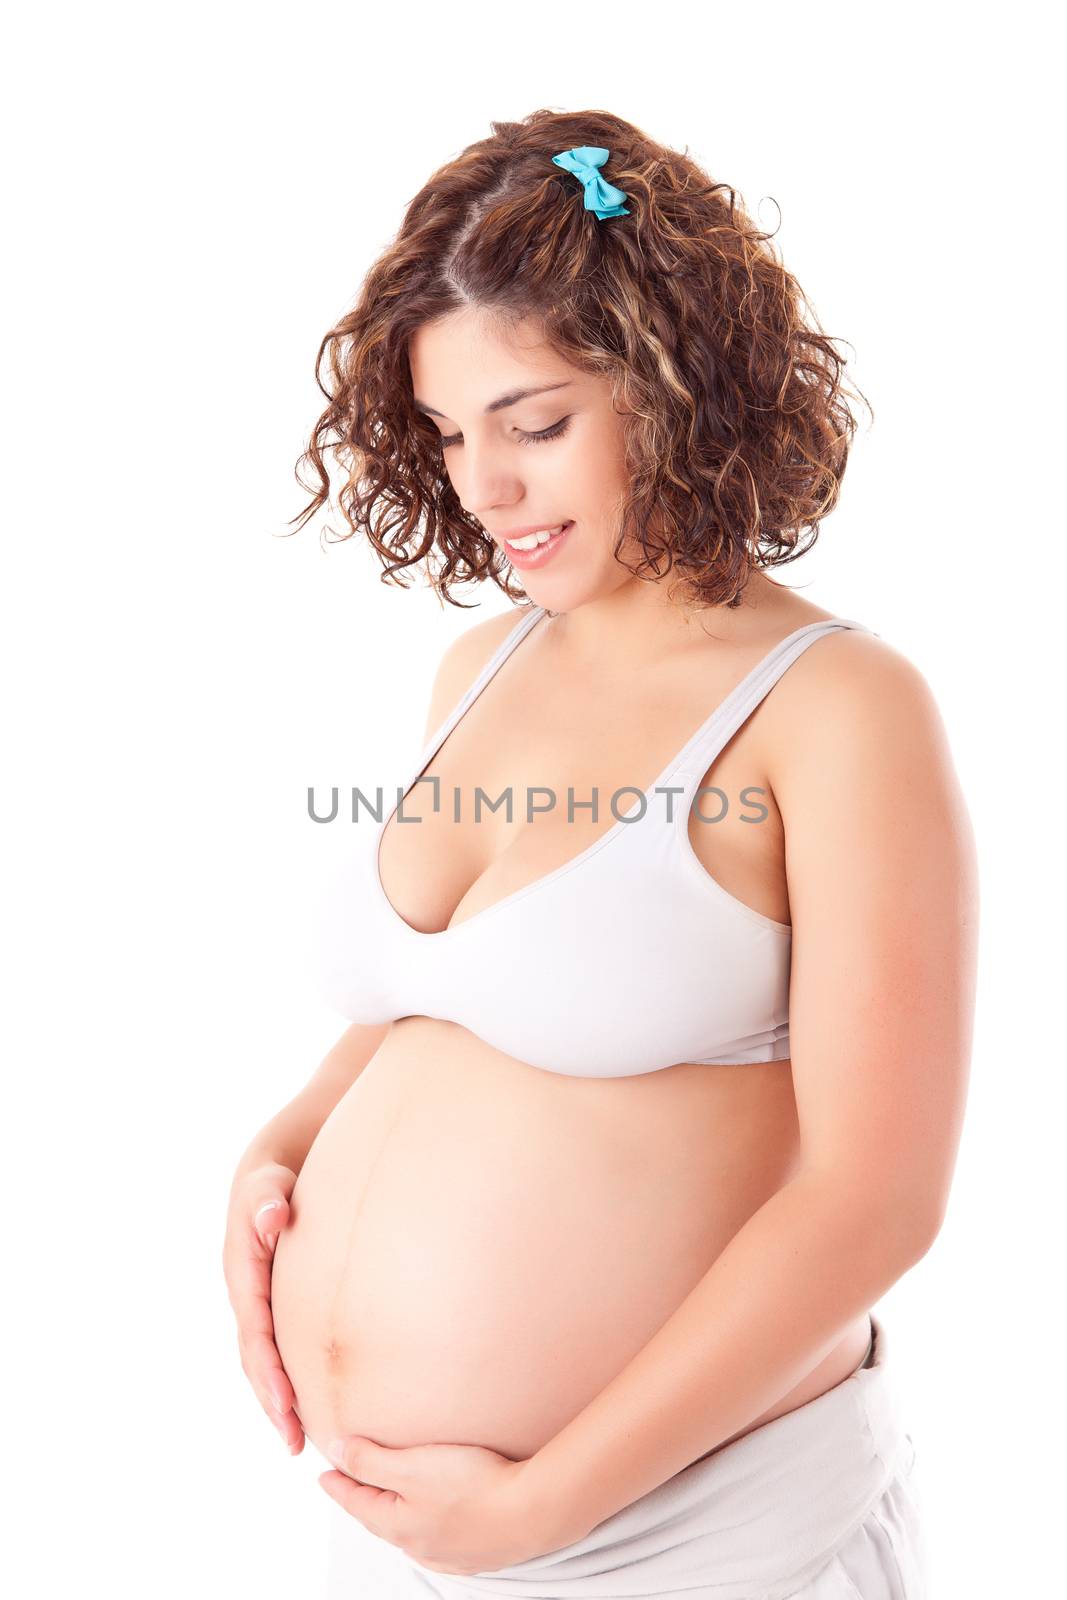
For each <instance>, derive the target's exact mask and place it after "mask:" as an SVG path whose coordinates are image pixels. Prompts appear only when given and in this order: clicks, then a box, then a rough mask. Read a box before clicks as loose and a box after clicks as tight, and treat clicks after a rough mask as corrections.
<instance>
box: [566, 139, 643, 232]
mask: <svg viewBox="0 0 1067 1600" xmlns="http://www.w3.org/2000/svg"><path fill="white" fill-rule="evenodd" d="M610 154H611V152H610V150H605V149H604V148H603V147H602V146H601V145H593V144H579V145H576V146H575V147H574V149H573V150H561V151H560V153H559V155H558V156H553V157H552V159H553V161H554V162H555V163H556V166H557V167H562V168H563V170H564V172H571V173H573V174H574V176H575V177H576V178H577V179H578V181H579V182H580V183H581V184H582V185H583V186H584V188H585V209H586V210H587V211H595V212H596V214H597V217H598V218H599V220H600V221H601V222H603V221H604V220H605V218H607V217H628V216H629V215H630V213H629V211H628V210H627V208H626V206H624V205H623V203H622V202H623V201H624V200H625V199H626V198H627V197H626V195H625V194H623V192H622V190H621V189H616V188H615V186H614V185H613V184H610V183H606V182H605V180H604V179H603V178H602V177H601V176H600V173H599V172H598V171H597V168H598V167H602V166H603V165H604V163H605V161H606V160H607V159H608V156H609V155H610Z"/></svg>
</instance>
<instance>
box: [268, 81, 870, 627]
mask: <svg viewBox="0 0 1067 1600" xmlns="http://www.w3.org/2000/svg"><path fill="white" fill-rule="evenodd" d="M490 126H491V128H492V130H493V131H492V136H491V137H490V138H487V139H480V140H478V141H477V142H476V143H474V144H471V145H468V146H467V148H466V149H465V150H463V151H462V152H461V153H460V154H459V155H458V156H456V157H455V158H454V159H453V160H451V161H449V162H447V163H446V164H445V165H444V166H442V167H440V168H439V169H438V170H437V171H436V172H435V173H434V174H433V175H432V177H430V178H429V180H428V181H427V182H426V184H425V185H424V186H423V188H422V189H420V191H419V193H418V194H417V195H416V196H415V198H414V199H413V200H412V201H411V203H410V205H409V206H408V208H407V212H406V214H405V216H404V220H403V224H402V226H401V228H400V230H399V233H398V234H397V236H396V238H395V240H394V241H393V242H392V244H391V245H390V246H389V248H388V249H387V250H386V251H385V252H384V253H383V254H382V255H381V257H380V258H379V260H378V261H377V262H376V263H375V265H374V266H373V267H372V268H371V270H370V272H369V273H368V275H367V277H366V279H365V281H364V284H363V287H362V290H361V292H360V294H359V298H358V300H357V302H356V304H355V306H354V307H353V309H352V310H351V311H349V312H348V313H347V314H346V315H345V316H344V317H343V318H342V319H341V321H340V322H339V323H338V324H337V325H336V327H334V328H331V329H330V331H329V333H327V334H326V336H325V337H324V339H323V341H322V344H321V345H320V347H319V352H318V356H317V358H316V363H315V377H316V381H317V383H318V385H319V388H320V389H321V390H322V393H323V394H324V395H325V396H326V397H327V400H328V401H329V404H328V406H327V407H326V409H325V411H323V413H322V415H321V416H320V417H319V419H318V422H317V424H316V425H315V428H314V430H313V432H312V436H311V439H310V442H309V444H308V447H307V449H306V450H305V452H304V453H303V455H301V457H300V459H299V461H298V463H297V466H296V478H297V482H298V483H299V484H300V485H301V487H302V488H304V489H306V490H308V491H309V492H310V493H312V495H313V498H312V501H311V503H310V505H308V506H307V507H306V508H305V510H304V511H303V512H302V513H301V514H300V515H299V516H298V517H296V518H293V519H292V523H295V528H294V531H298V530H299V529H300V528H301V527H303V526H304V524H305V523H306V522H307V520H308V519H309V518H310V517H311V516H313V515H314V514H315V512H316V511H317V510H318V509H319V507H320V506H321V505H323V503H324V502H327V501H328V500H329V493H330V477H329V473H328V470H327V468H326V466H325V462H324V455H325V452H326V451H333V453H334V454H335V456H336V457H337V458H338V460H340V462H341V463H342V465H343V467H344V469H345V472H346V480H345V483H344V485H343V487H342V489H341V491H340V494H339V502H340V506H341V509H342V511H343V514H344V517H345V521H346V523H347V524H348V528H349V530H350V531H349V532H348V533H345V534H343V535H341V536H340V537H341V538H343V539H347V538H350V537H351V536H352V534H353V533H357V532H364V533H365V534H366V536H367V537H368V539H369V540H370V542H371V544H372V545H373V547H374V549H375V550H376V551H377V553H378V556H379V557H380V558H381V561H382V563H383V568H384V570H383V573H382V581H383V582H385V583H391V582H394V581H396V582H397V585H398V586H399V587H401V588H404V587H407V585H405V584H403V583H402V582H399V580H394V579H393V574H394V573H396V572H399V571H401V570H402V569H404V568H406V567H410V566H413V565H415V564H416V563H420V562H424V563H425V564H426V570H427V572H428V574H429V578H430V582H431V585H432V586H433V588H434V589H435V590H436V591H437V592H438V593H439V594H440V595H441V596H443V598H444V599H445V600H447V601H448V603H449V604H451V605H455V606H459V607H461V608H463V607H462V602H460V601H458V600H455V599H454V598H453V597H452V594H451V593H450V588H451V586H453V585H455V584H460V585H463V584H471V583H480V582H481V581H482V580H484V579H485V578H489V579H490V580H491V581H492V582H493V583H494V584H496V585H497V587H498V588H499V589H500V590H501V591H502V592H503V593H504V594H506V595H507V596H508V598H509V599H512V600H520V599H522V598H524V593H523V591H522V590H521V589H520V590H518V591H516V590H514V589H513V588H512V587H511V586H510V575H511V568H510V566H509V564H508V563H507V560H506V558H505V556H504V554H503V552H502V551H501V550H500V549H499V547H498V546H497V544H496V543H495V542H494V541H493V539H492V538H491V537H490V535H489V534H488V533H487V532H486V531H485V529H484V528H482V527H481V525H480V523H479V522H478V521H477V520H476V519H475V518H474V517H472V516H471V515H470V514H469V513H468V512H466V511H465V510H464V508H463V507H462V505H460V503H459V499H458V496H457V495H456V493H455V491H454V490H453V488H452V485H451V483H450V481H449V477H448V473H447V471H446V469H445V465H444V460H443V457H442V452H441V448H440V437H441V436H440V434H439V433H438V431H437V429H436V427H435V426H434V425H433V423H432V422H431V420H430V419H429V417H427V416H426V415H425V414H423V413H422V412H420V411H418V410H416V408H415V404H414V395H413V392H412V384H411V373H410V369H409V366H408V342H409V339H410V337H411V335H412V334H413V333H414V331H415V330H416V329H417V328H419V327H420V326H422V325H423V324H426V323H429V322H432V321H434V320H435V319H437V318H439V317H442V316H445V315H447V314H449V313H451V312H456V311H459V310H462V309H466V308H468V307H471V306H475V307H477V308H479V309H481V310H483V311H485V312H486V313H487V314H489V315H490V316H491V317H492V318H493V319H494V321H495V320H496V319H497V318H499V319H500V324H501V326H502V327H504V328H508V327H511V326H512V325H513V324H514V323H517V322H519V321H522V320H524V319H527V318H532V319H535V321H536V322H537V323H538V324H540V327H541V329H542V330H543V334H544V339H545V341H546V343H547V344H548V346H549V347H550V348H552V349H554V351H555V352H556V353H557V354H558V355H560V356H561V357H562V358H563V359H564V360H565V361H567V362H569V363H570V364H571V365H572V366H573V367H575V368H577V369H578V370H580V371H582V372H586V373H591V374H594V375H599V376H604V377H607V378H609V379H610V381H611V385H612V394H613V404H614V406H615V409H616V410H617V411H619V412H621V413H623V415H624V451H625V462H626V468H627V474H628V479H629V495H628V498H627V499H626V501H625V503H624V505H623V507H622V511H621V518H620V526H619V530H618V538H617V542H616V546H615V554H616V559H621V557H620V555H619V551H620V550H621V549H622V547H623V546H624V545H625V546H627V547H629V548H633V546H634V545H636V546H638V547H639V548H640V550H641V552H642V555H641V559H640V560H639V561H638V564H637V566H636V567H632V568H628V569H627V570H629V571H631V572H632V573H633V575H634V576H637V577H642V576H644V575H645V574H646V573H651V575H652V577H653V579H656V580H658V579H659V578H661V577H663V576H665V575H666V573H669V572H671V571H672V570H674V569H675V568H677V570H678V573H679V578H680V583H681V585H682V587H683V589H684V591H685V594H686V597H687V599H688V600H689V601H690V602H691V603H693V604H695V605H696V606H698V607H703V606H714V605H723V604H725V605H728V606H736V605H739V604H740V601H741V596H742V594H743V591H744V588H745V585H746V583H747V581H748V578H749V576H750V574H751V572H752V571H753V570H754V569H756V568H762V567H774V566H781V565H784V564H785V563H787V562H789V561H793V560H796V559H797V558H798V557H799V556H801V555H803V554H804V553H805V552H806V550H808V549H810V547H811V545H813V544H814V542H815V539H816V538H817V536H818V527H819V519H820V518H821V517H823V516H825V515H826V513H827V512H829V511H831V510H832V509H833V507H834V506H835V504H836V503H837V498H838V495H839V493H840V488H841V480H842V477H843V475H844V470H845V463H846V461H847V459H848V452H849V448H850V445H851V441H852V436H853V434H854V432H855V430H856V426H857V423H856V419H855V417H854V415H853V413H852V411H851V410H850V409H849V406H848V404H847V399H846V396H853V397H855V398H858V399H860V400H862V401H863V403H864V405H865V406H867V409H868V411H869V412H870V414H871V416H872V419H873V411H871V408H870V407H869V405H867V402H866V400H865V397H864V396H863V395H862V394H860V393H858V392H854V391H853V390H851V389H848V390H846V388H845V387H844V385H843V382H842V374H843V371H844V367H845V362H844V360H843V359H842V357H841V356H839V355H838V354H837V352H836V350H835V348H834V345H835V343H836V342H837V341H835V340H833V339H831V338H830V337H828V336H827V335H826V334H825V332H824V331H823V329H822V328H821V326H820V324H819V322H818V320H817V318H816V317H815V315H814V312H813V311H812V308H811V306H810V304H809V302H808V301H807V300H806V297H805V296H804V294H803V292H802V290H801V289H800V286H799V284H798V283H797V281H796V279H795V278H794V277H793V276H792V275H791V274H790V273H789V272H787V271H786V269H785V267H784V266H783V265H782V264H781V262H780V261H779V259H778V257H777V254H776V252H775V250H774V248H773V246H771V245H770V244H769V240H770V239H771V237H772V236H771V235H770V234H767V233H763V232H761V231H760V230H759V229H757V228H756V227H755V225H754V224H753V223H752V221H751V220H750V218H749V217H748V215H747V214H746V212H745V210H744V207H743V205H742V204H741V203H740V202H739V199H738V196H737V194H736V193H735V191H734V189H733V188H732V187H731V186H730V185H728V184H725V183H713V182H712V181H711V180H710V179H709V177H708V175H707V174H706V173H705V172H703V171H702V170H701V168H700V167H699V166H698V165H697V164H696V163H695V162H694V161H692V160H691V159H690V158H689V156H688V151H687V152H686V153H685V154H679V153H678V152H677V151H675V150H672V149H670V148H668V147H666V146H664V145H661V144H658V143H657V142H656V141H655V140H653V139H651V138H649V136H648V135H647V134H645V133H643V132H642V131H641V130H640V129H639V128H636V127H634V126H633V124H632V123H629V122H624V121H623V120H622V119H621V118H620V117H616V116H613V115H611V113H610V112H607V111H581V112H554V111H549V110H541V111H535V112H533V113H531V115H530V116H528V117H526V118H524V119H523V121H521V122H491V123H490ZM574 145H606V146H607V147H608V149H609V150H610V152H611V154H610V158H609V161H608V164H607V166H606V168H605V169H603V176H604V178H605V179H606V180H607V181H609V182H611V183H612V184H614V185H615V186H616V187H619V188H621V189H623V190H624V191H625V194H626V197H627V198H626V204H627V206H628V208H629V212H630V215H629V216H625V217H615V218H611V219H609V220H607V221H605V222H600V221H598V220H597V218H596V216H595V214H594V213H593V212H592V211H587V210H586V209H585V207H584V203H583V191H582V185H581V184H580V183H579V182H578V181H577V180H576V179H575V178H574V177H572V176H570V175H569V174H567V173H565V172H564V171H562V170H561V168H559V167H558V166H556V165H554V164H553V161H552V156H553V155H554V154H555V153H556V152H557V151H561V150H564V149H566V148H570V147H571V146H574ZM324 362H328V366H329V374H330V379H331V383H330V385H329V386H327V384H325V383H324V382H323V365H324ZM305 464H310V465H311V466H312V467H313V468H314V470H315V472H316V474H317V477H318V483H317V485H315V484H312V483H308V482H306V481H305V480H304V478H302V477H301V472H300V469H301V467H302V466H304V465H305ZM805 530H807V534H808V537H807V539H806V540H805ZM326 531H327V533H329V532H330V531H331V530H329V529H327V530H326ZM435 553H436V555H437V556H438V557H439V563H438V565H437V566H436V567H435V565H434V563H433V557H434V555H435ZM663 563H665V566H663V570H660V567H661V564H663ZM623 564H624V565H625V564H626V563H625V562H623Z"/></svg>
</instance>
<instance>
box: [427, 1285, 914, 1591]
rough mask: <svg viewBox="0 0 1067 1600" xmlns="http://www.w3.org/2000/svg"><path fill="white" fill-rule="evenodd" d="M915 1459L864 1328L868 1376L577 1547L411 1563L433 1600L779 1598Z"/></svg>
mask: <svg viewBox="0 0 1067 1600" xmlns="http://www.w3.org/2000/svg"><path fill="white" fill-rule="evenodd" d="M912 1453H913V1451H912V1443H911V1439H910V1436H909V1435H908V1434H906V1433H905V1432H904V1431H903V1428H902V1426H901V1422H900V1419H899V1413H898V1408H897V1404H896V1397H895V1394H894V1391H893V1388H892V1383H891V1380H890V1377H889V1372H888V1365H887V1341H886V1335H885V1329H884V1327H883V1326H882V1324H881V1322H880V1321H879V1320H878V1319H877V1318H876V1317H873V1316H872V1317H871V1344H870V1346H869V1347H868V1354H867V1356H866V1357H865V1364H861V1365H860V1366H859V1367H857V1368H856V1370H855V1371H854V1372H853V1373H851V1374H850V1376H849V1377H847V1378H844V1379H843V1380H842V1381H841V1382H840V1383H838V1384H835V1385H834V1387H833V1388H832V1389H828V1390H827V1391H826V1393H825V1394H821V1395H819V1396H817V1397H816V1398H815V1399H814V1400H810V1401H808V1402H807V1404H805V1405H802V1406H798V1407H797V1408H796V1409H795V1410H793V1411H789V1412H786V1414H785V1415H784V1416H781V1417H776V1418H774V1420H773V1421H771V1422H767V1423H764V1424H763V1425H762V1426H761V1427H759V1428H754V1429H753V1430H752V1431H751V1432H750V1433H746V1434H743V1435H742V1436H741V1438H740V1439H735V1440H734V1441H733V1442H732V1443H730V1444H727V1445H723V1446H722V1447H721V1448H719V1449H717V1450H715V1451H714V1452H713V1453H712V1454H711V1455H707V1456H701V1457H700V1459H699V1460H698V1461H695V1462H693V1463H692V1464H691V1465H690V1466H688V1467H685V1468H683V1470H682V1471H681V1472H678V1473H676V1474H675V1476H674V1477H673V1478H669V1479H668V1480H667V1482H666V1483H663V1484H660V1485H658V1487H657V1488H655V1489H653V1490H651V1491H650V1492H649V1493H648V1494H646V1495H642V1496H641V1498H640V1499H639V1500H635V1501H634V1502H633V1504H632V1505H629V1506H625V1507H623V1509H622V1510H621V1511H618V1512H616V1513H615V1514H614V1515H613V1516H611V1517H608V1518H607V1519H606V1520H605V1521H604V1522H602V1523H600V1524H599V1525H598V1526H597V1527H596V1528H594V1529H593V1530H592V1532H591V1533H589V1534H588V1535H587V1536H586V1537H585V1538H584V1539H581V1540H579V1541H578V1542H577V1543H576V1544H570V1545H566V1546H564V1548H562V1549H560V1550H553V1551H551V1552H550V1553H549V1554H547V1555H543V1556H537V1557H534V1558H533V1559H532V1560H529V1561H522V1562H519V1563H517V1564H515V1565H513V1566H509V1567H501V1568H498V1569H497V1570H495V1571H492V1572H484V1573H476V1574H474V1575H467V1576H463V1577H453V1576H449V1575H448V1574H446V1573H441V1572H432V1571H429V1570H428V1569H427V1568H425V1567H420V1566H418V1564H417V1563H415V1562H413V1561H412V1562H410V1564H411V1566H413V1567H414V1568H415V1570H416V1571H417V1573H418V1574H419V1576H420V1577H422V1578H424V1579H425V1580H426V1581H427V1585H428V1592H430V1593H436V1594H437V1595H439V1596H441V1597H442V1600H474V1597H478V1596H492V1597H500V1600H508V1597H511V1600H638V1597H640V1600H651V1597H655V1600H786V1597H787V1596H788V1595H791V1594H793V1593H794V1592H795V1591H796V1590H797V1589H798V1588H800V1587H801V1586H802V1585H803V1584H804V1583H806V1582H808V1581H809V1580H810V1579H811V1578H812V1577H814V1576H815V1574H816V1573H817V1572H818V1571H819V1570H820V1569H821V1568H822V1567H823V1566H824V1565H825V1564H826V1563H827V1561H829V1560H830V1558H831V1557H832V1555H833V1553H834V1551H835V1550H836V1549H837V1547H838V1546H839V1545H840V1544H842V1543H843V1542H844V1540H845V1539H846V1538H848V1536H849V1535H850V1534H851V1533H852V1531H853V1530H854V1529H855V1528H856V1527H858V1526H859V1524H860V1523H861V1522H862V1521H863V1520H864V1518H865V1517H866V1516H867V1514H868V1512H869V1511H870V1509H871V1507H872V1506H873V1505H874V1504H875V1502H876V1501H877V1500H878V1499H879V1498H880V1496H881V1495H882V1494H883V1493H884V1492H885V1490H886V1488H887V1487H888V1485H889V1483H890V1482H891V1481H892V1479H893V1478H894V1477H895V1476H896V1475H897V1473H898V1472H902V1471H903V1472H906V1471H907V1469H908V1467H909V1466H910V1458H911V1455H912ZM408 1559H409V1561H410V1558H408Z"/></svg>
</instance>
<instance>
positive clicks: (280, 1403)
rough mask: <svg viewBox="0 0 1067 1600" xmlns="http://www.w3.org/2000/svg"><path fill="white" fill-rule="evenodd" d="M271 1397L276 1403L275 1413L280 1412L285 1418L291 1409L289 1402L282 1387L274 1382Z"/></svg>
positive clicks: (271, 1386) (271, 1387)
mask: <svg viewBox="0 0 1067 1600" xmlns="http://www.w3.org/2000/svg"><path fill="white" fill-rule="evenodd" d="M270 1397H271V1399H272V1400H273V1402H274V1409H275V1411H280V1412H281V1413H282V1415H283V1416H284V1415H285V1413H286V1412H287V1411H288V1409H289V1402H288V1400H287V1399H286V1398H285V1396H284V1395H283V1394H282V1391H281V1386H280V1385H279V1384H276V1383H274V1382H273V1381H272V1382H271V1385H270Z"/></svg>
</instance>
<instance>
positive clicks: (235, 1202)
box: [222, 1162, 304, 1455]
mask: <svg viewBox="0 0 1067 1600" xmlns="http://www.w3.org/2000/svg"><path fill="white" fill-rule="evenodd" d="M295 1183H296V1173H295V1172H293V1171H292V1170H291V1169H290V1168H289V1167H283V1166H279V1165H278V1163H277V1162H270V1163H268V1164H266V1165H264V1166H262V1167H254V1168H252V1170H251V1171H249V1172H246V1173H244V1174H242V1175H241V1176H240V1177H238V1178H236V1179H235V1180H234V1184H233V1188H232V1190H231V1191H230V1209H229V1212H228V1214H227V1217H226V1240H225V1243H224V1245H223V1250H222V1269H223V1272H224V1273H225V1276H226V1288H227V1290H228V1292H229V1297H230V1304H231V1306H232V1307H233V1309H234V1314H235V1315H236V1317H237V1342H238V1345H239V1346H240V1350H241V1365H242V1367H243V1368H244V1371H245V1376H246V1377H247V1378H248V1381H249V1382H250V1383H251V1385H252V1387H253V1389H254V1390H255V1391H256V1395H257V1397H258V1399H259V1403H260V1405H261V1406H262V1407H263V1409H264V1411H265V1412H266V1413H267V1415H268V1417H269V1418H270V1420H271V1421H272V1422H273V1424H274V1426H275V1427H276V1428H277V1430H278V1432H279V1433H280V1434H281V1436H282V1438H283V1439H284V1440H285V1442H286V1444H287V1445H288V1446H289V1449H290V1451H291V1453H292V1454H293V1455H299V1454H300V1452H301V1450H302V1449H303V1448H304V1429H303V1427H302V1425H301V1423H300V1419H299V1418H298V1416H297V1415H296V1412H295V1411H294V1410H293V1406H294V1403H295V1401H296V1394H295V1392H294V1390H293V1386H292V1384H291V1383H290V1382H289V1378H288V1376H287V1375H286V1372H285V1368H284V1367H283V1366H282V1362H281V1357H280V1356H279V1354H278V1350H277V1347H276V1345H275V1343H274V1318H273V1316H272V1314H271V1307H270V1279H271V1264H272V1262H273V1259H274V1248H275V1246H276V1244H277V1242H278V1235H279V1233H281V1231H282V1229H283V1228H284V1227H285V1226H286V1224H287V1223H288V1221H289V1197H290V1195H291V1194H292V1192H293V1185H294V1184H295Z"/></svg>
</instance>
